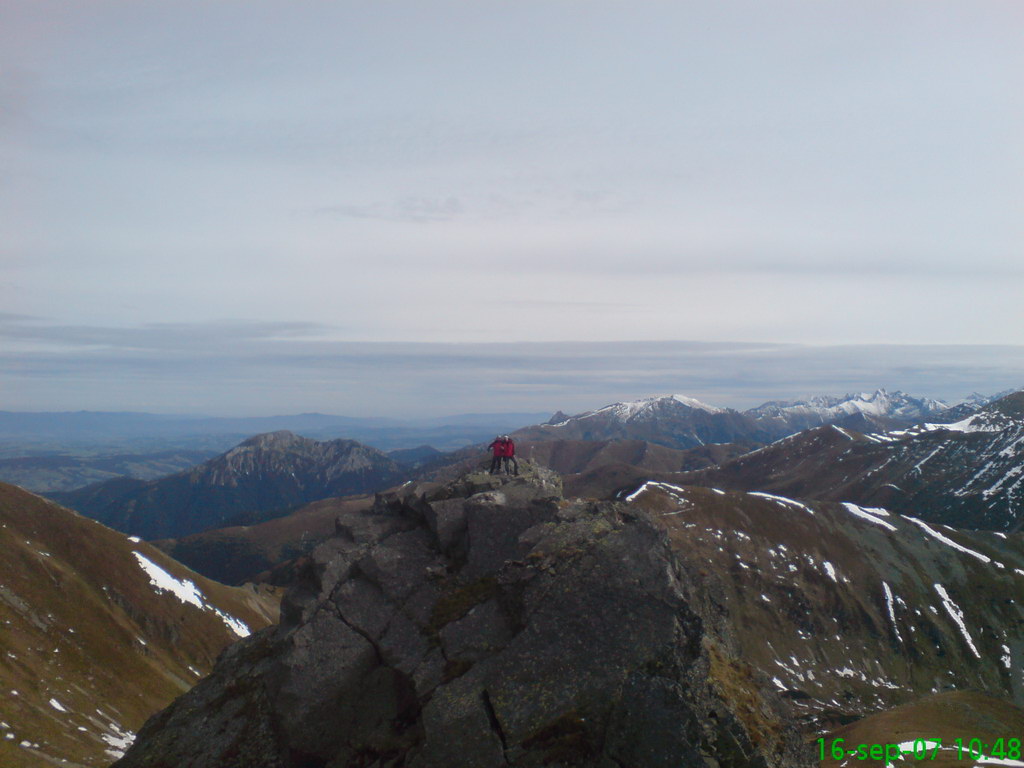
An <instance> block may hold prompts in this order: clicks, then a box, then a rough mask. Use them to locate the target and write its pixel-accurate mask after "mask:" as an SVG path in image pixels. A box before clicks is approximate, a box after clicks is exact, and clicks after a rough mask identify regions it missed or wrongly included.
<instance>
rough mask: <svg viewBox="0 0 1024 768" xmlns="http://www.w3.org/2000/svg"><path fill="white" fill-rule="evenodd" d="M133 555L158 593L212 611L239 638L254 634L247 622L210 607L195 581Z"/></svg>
mask: <svg viewBox="0 0 1024 768" xmlns="http://www.w3.org/2000/svg"><path fill="white" fill-rule="evenodd" d="M132 554H133V555H135V559H136V560H137V561H138V562H139V567H140V568H142V570H143V571H145V572H146V575H147V576H149V583H150V584H151V585H152V586H153V587H155V588H156V591H157V592H170V593H171V594H172V595H174V596H175V597H176V598H178V599H179V600H180V601H181V602H183V603H187V604H189V605H194V606H195V607H196V608H198V609H199V610H201V611H211V612H212V613H215V614H216V615H217V616H219V617H220V619H221V621H223V622H224V623H225V624H226V625H227V627H228V629H230V630H231V631H232V632H234V633H235V634H236V635H238V636H239V637H248V636H249V635H250V634H252V632H251V630H250V629H249V627H248V626H247V625H246V624H245V622H243V621H241V620H240V619H236V618H235V617H234V616H230V615H229V614H226V613H224V611H222V610H220V609H219V608H216V607H215V606H213V605H210V604H209V603H208V602H207V601H206V597H205V596H204V595H203V593H202V592H200V591H199V588H198V587H197V586H196V585H195V583H194V582H193V581H191V580H189V579H183V580H179V579H176V578H174V577H173V576H172V575H171V574H169V573H168V572H167V571H165V570H164V569H163V568H161V567H160V566H159V565H157V564H156V563H154V562H153V561H152V560H149V559H147V558H146V557H145V556H144V555H142V554H141V553H140V552H132Z"/></svg>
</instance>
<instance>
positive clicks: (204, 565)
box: [152, 496, 373, 584]
mask: <svg viewBox="0 0 1024 768" xmlns="http://www.w3.org/2000/svg"><path fill="white" fill-rule="evenodd" d="M371 506H373V496H353V497H348V498H344V499H340V498H330V499H322V500H320V501H314V502H312V503H310V504H306V505H305V506H303V507H300V508H299V509H297V510H296V511H295V512H292V513H291V514H288V515H284V516H282V517H276V518H274V519H273V520H268V521H266V522H264V523H259V524H257V525H241V526H231V527H227V528H215V529H213V530H210V531H203V532H201V533H193V534H192V535H191V536H186V537H184V538H182V539H158V540H156V541H154V542H152V543H153V545H154V546H157V547H159V548H160V549H162V550H163V551H164V552H166V553H167V554H168V555H170V556H171V557H173V558H175V559H176V560H178V561H179V562H181V563H184V564H185V565H187V566H188V567H189V568H192V569H193V570H195V571H198V572H199V573H201V574H203V575H204V576H207V577H209V578H211V579H216V580H217V581H220V582H223V583H224V584H242V583H244V582H247V581H255V580H262V578H264V577H266V578H269V577H270V576H269V574H268V573H265V572H269V571H270V570H272V569H273V568H274V567H275V566H278V565H280V564H282V563H284V562H285V561H287V560H291V559H294V558H297V557H299V556H301V555H304V554H307V553H308V552H310V551H311V550H312V549H313V548H314V547H316V546H317V545H318V544H320V543H321V542H323V541H324V540H325V539H328V538H330V537H331V536H333V535H334V534H335V520H336V519H337V518H338V516H339V515H341V514H344V513H348V512H350V511H352V510H357V509H369V508H370V507H371ZM261 574H262V576H261ZM275 583H276V582H275Z"/></svg>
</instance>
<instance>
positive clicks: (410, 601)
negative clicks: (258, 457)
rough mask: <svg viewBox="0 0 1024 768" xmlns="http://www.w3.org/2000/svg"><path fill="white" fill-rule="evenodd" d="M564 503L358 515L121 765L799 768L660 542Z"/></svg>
mask: <svg viewBox="0 0 1024 768" xmlns="http://www.w3.org/2000/svg"><path fill="white" fill-rule="evenodd" d="M560 491H561V489H560V482H559V481H558V478H557V476H555V475H553V474H552V473H550V472H547V471H546V470H535V469H532V468H527V471H526V472H525V476H524V477H519V478H497V477H490V476H482V475H468V476H465V477H463V478H460V479H459V480H457V481H456V482H454V483H452V484H451V485H449V486H445V487H442V488H437V487H433V488H431V487H427V486H423V487H408V488H405V489H403V495H402V496H400V497H399V496H389V497H381V498H378V502H377V504H376V505H375V506H374V508H373V510H369V511H363V512H353V513H350V515H349V516H348V518H347V519H345V520H341V521H339V526H338V530H339V534H338V536H336V537H335V538H334V539H332V540H330V541H328V542H326V543H324V544H323V545H321V546H320V547H319V548H318V549H317V550H316V551H315V552H314V553H313V554H312V556H311V557H310V558H309V561H308V562H307V563H306V565H305V567H304V570H303V572H302V575H301V578H300V579H299V580H298V582H297V583H296V584H295V586H294V587H293V588H292V590H291V591H290V593H289V595H288V597H287V598H286V601H285V605H284V607H283V609H282V623H281V624H280V626H278V627H276V628H272V629H269V630H266V631H264V632H262V633H260V634H258V635H255V636H253V637H252V638H249V639H248V640H246V641H243V642H241V643H239V644H237V645H235V646H233V647H232V648H231V649H229V650H228V651H227V652H226V653H225V654H224V655H223V657H222V658H221V659H220V661H219V663H218V665H217V667H216V669H215V671H214V672H213V674H211V675H210V676H209V677H208V678H206V679H205V680H203V681H202V682H200V683H199V684H198V685H197V686H196V688H194V689H193V690H192V691H190V692H189V693H188V694H186V695H185V696H183V697H181V698H180V699H179V700H178V701H176V702H175V703H174V704H173V705H172V706H171V707H169V708H168V709H167V710H165V711H164V712H162V713H160V714H158V715H157V716H155V717H154V718H153V719H151V720H150V721H149V722H148V723H147V724H146V726H145V727H144V728H143V729H142V731H141V732H140V733H139V737H138V739H137V741H136V743H135V745H134V746H133V747H132V749H131V750H130V751H129V752H128V754H127V755H126V756H125V757H124V758H123V759H122V760H121V761H120V762H118V763H117V766H118V768H129V767H132V766H146V767H147V768H160V767H161V766H167V767H168V768H170V766H174V767H175V768H185V767H186V766H195V767H197V768H198V767H199V766H203V767H207V766H208V767H209V768H213V767H214V766H216V767H217V768H231V767H233V766H237V767H238V768H243V766H244V768H285V767H286V766H287V767H289V768H290V767H295V768H313V767H316V768H342V767H343V766H379V767H380V768H384V767H385V766H394V767H397V766H409V767H410V768H440V767H441V766H444V768H461V767H465V768H486V767H487V766H506V765H510V766H600V767H601V768H616V767H624V766H637V767H638V768H639V767H640V766H643V768H659V767H660V766H665V767H666V768H668V766H672V767H673V768H678V766H701V765H708V766H765V768H768V767H770V766H783V765H786V766H790V765H810V764H811V759H810V757H809V756H808V755H806V754H805V752H804V751H803V748H802V747H801V746H800V743H799V740H798V738H797V737H796V735H795V733H794V732H792V731H791V730H789V729H787V728H786V727H785V726H784V725H783V724H782V717H781V715H780V714H779V713H780V712H781V711H782V710H781V708H780V707H779V706H778V702H777V701H775V700H774V699H773V698H772V697H773V696H774V694H772V693H771V692H770V691H767V692H766V691H765V690H764V689H762V688H761V686H756V687H757V690H754V688H753V687H750V688H749V689H743V690H741V689H742V686H741V685H739V684H738V683H735V682H733V683H732V684H730V685H721V684H718V683H716V682H714V681H713V680H712V677H711V669H712V667H715V668H717V669H723V668H729V665H730V664H732V665H733V666H737V667H738V665H739V662H736V661H735V660H734V659H730V658H729V656H728V650H727V648H728V647H729V645H730V643H729V639H728V638H726V637H722V636H720V635H719V636H715V637H712V636H711V634H710V631H709V630H706V629H705V626H704V623H703V622H702V621H701V619H700V618H699V617H698V615H697V614H696V613H695V612H694V610H693V609H692V608H691V606H690V605H689V604H688V603H687V600H686V598H685V595H686V593H687V589H686V582H687V580H688V577H687V574H686V573H685V572H684V569H683V568H682V566H681V565H680V564H679V562H678V559H677V558H676V557H674V556H673V554H672V550H671V548H670V546H669V543H668V541H667V538H666V536H665V534H664V532H663V531H662V530H660V529H659V528H658V527H657V526H655V525H652V524H651V522H650V521H649V519H648V518H647V517H646V516H645V513H643V512H636V511H632V510H629V509H627V508H626V507H624V506H622V505H619V504H615V503H593V502H583V501H572V502H570V501H566V500H564V499H562V498H561V493H560ZM751 686H753V683H751ZM747 694H749V696H747Z"/></svg>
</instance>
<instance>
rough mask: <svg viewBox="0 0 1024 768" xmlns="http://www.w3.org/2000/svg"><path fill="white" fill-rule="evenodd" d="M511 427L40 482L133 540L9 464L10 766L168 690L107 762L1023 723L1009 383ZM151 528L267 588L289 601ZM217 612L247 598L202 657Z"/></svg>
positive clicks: (396, 760) (124, 729) (702, 760)
mask: <svg viewBox="0 0 1024 768" xmlns="http://www.w3.org/2000/svg"><path fill="white" fill-rule="evenodd" d="M780 433H784V434H782V435H781V436H779V435H780ZM513 434H514V436H515V437H516V439H517V444H518V446H519V456H520V469H521V476H520V477H508V476H504V475H494V476H492V475H489V474H487V473H486V471H485V470H486V467H487V465H488V464H489V455H488V454H487V452H486V451H485V449H484V448H483V446H482V445H481V444H477V445H473V446H467V447H464V448H461V449H459V450H456V451H453V452H449V453H443V452H439V451H437V450H436V449H435V448H431V447H426V446H421V447H418V448H411V449H408V450H402V451H395V452H392V453H391V454H384V453H383V452H381V451H378V450H376V449H374V448H369V447H368V446H365V445H361V444H359V443H356V442H354V441H351V440H332V441H325V442H320V441H317V440H313V439H310V438H307V437H299V436H297V435H295V434H293V433H290V432H273V433H268V434H262V435H258V436H256V437H252V438H249V439H246V440H245V441H243V442H242V443H240V444H239V445H237V446H235V447H234V448H232V449H230V450H228V451H227V452H225V453H223V454H221V455H219V456H216V457H213V458H211V459H208V460H206V461H204V462H203V463H201V464H199V465H197V466H195V467H192V468H190V469H187V470H185V471H182V472H178V473H177V474H173V475H170V476H168V477H165V478H162V479H156V480H150V481H142V480H130V479H129V480H126V479H119V480H115V481H108V482H104V483H99V484H96V485H94V486H91V487H89V488H86V489H81V490H79V491H76V492H74V493H73V494H66V495H65V496H58V498H62V499H63V498H67V497H72V496H77V498H76V499H75V503H76V504H78V505H79V506H80V508H84V509H85V511H87V512H88V514H90V515H97V516H102V519H104V520H105V521H108V522H110V524H112V525H117V526H121V527H123V528H125V529H126V530H128V531H129V532H130V533H133V534H141V535H146V536H147V537H151V538H156V537H163V538H160V539H159V540H158V541H152V542H150V543H143V542H142V541H141V540H139V539H138V538H135V536H132V537H126V536H124V535H122V534H118V533H115V532H114V531H111V530H109V529H107V528H106V527H104V525H101V524H98V523H95V522H92V521H90V520H87V519H85V518H83V517H80V516H79V515H77V514H75V513H74V512H71V511H69V510H66V509H62V508H60V507H58V506H56V505H55V504H53V503H51V502H47V501H45V500H43V499H41V498H39V497H37V496H33V495H31V494H28V493H25V492H24V491H20V490H19V489H15V488H11V487H9V486H3V485H0V525H3V528H0V537H3V539H2V540H3V544H4V547H5V549H4V552H5V556H6V555H7V554H8V553H13V554H12V555H11V556H10V557H8V558H7V559H6V561H5V562H4V563H3V565H0V619H2V620H3V621H4V625H3V629H4V630H5V631H4V633H3V634H2V635H0V644H2V646H3V651H4V653H3V654H2V655H0V685H9V688H10V690H12V691H18V693H17V694H12V695H11V697H9V698H10V701H9V702H7V703H6V704H5V705H4V707H3V708H0V733H3V735H4V741H2V742H0V764H3V765H5V766H6V765H8V764H10V765H11V766H12V768H13V767H16V768H22V766H24V768H29V767H30V766H31V767H32V768H34V766H35V765H36V764H37V763H39V764H41V762H42V763H47V764H49V763H59V761H61V760H67V761H70V762H71V763H72V764H80V765H103V764H105V761H106V760H109V759H113V758H114V757H115V756H117V755H119V754H120V752H121V751H123V749H124V748H126V747H127V745H128V743H129V742H130V741H131V739H132V737H133V735H134V734H133V732H134V731H135V730H137V729H138V726H139V725H140V724H141V722H142V720H143V719H145V717H147V716H148V715H150V714H151V713H153V712H154V711H155V710H157V709H159V708H160V707H162V706H164V705H165V704H167V703H168V702H170V701H171V699H172V698H174V697H175V696H178V695H179V694H182V693H183V694H184V695H182V696H180V697H179V698H178V699H177V700H175V702H174V703H173V704H171V706H170V707H169V708H167V709H164V710H163V711H162V712H160V713H158V714H156V715H155V716H153V717H152V718H150V720H149V721H148V722H147V724H146V725H145V727H143V728H142V730H141V731H139V736H138V738H137V740H136V743H135V745H134V746H133V747H132V748H131V749H130V750H128V752H127V754H126V755H125V756H124V758H123V759H122V760H121V761H120V762H119V763H118V766H119V767H120V766H126V767H130V766H143V765H144V766H147V768H161V767H162V766H166V768H170V767H171V766H174V768H179V766H181V767H182V768H187V767H188V766H193V767H194V768H199V767H200V766H204V767H205V766H209V768H213V767H214V766H216V767H217V768H221V767H222V766H223V767H225V768H230V767H231V766H238V767H239V768H241V766H245V767H246V768H250V767H252V768H260V766H267V768H270V766H273V768H308V767H309V766H324V767H326V766H330V768H341V766H347V767H351V768H356V767H357V766H362V767H364V768H365V767H367V766H375V767H376V768H386V767H390V768H398V766H408V768H433V766H435V765H445V766H446V767H447V766H460V765H464V766H474V767H475V766H491V765H494V766H503V765H516V766H524V767H525V766H540V765H550V766H570V765H571V766H593V768H615V767H619V766H633V765H643V766H644V768H646V767H647V766H661V765H664V766H666V768H667V766H673V767H674V766H678V765H683V764H686V765H689V764H695V765H703V766H706V768H715V766H717V767H718V768H731V767H732V766H736V767H737V768H738V767H740V766H743V768H746V767H747V766H749V767H750V768H754V766H757V767H758V768H775V766H778V768H782V767H783V766H786V767H787V768H788V766H805V765H806V766H809V765H810V764H811V763H813V762H819V761H820V760H821V758H822V757H823V756H822V755H821V754H818V753H816V752H815V750H814V749H813V748H812V745H814V744H815V743H816V742H815V740H816V739H818V738H826V739H834V738H838V737H840V735H842V737H843V738H850V739H854V738H857V739H861V740H864V739H869V738H870V739H875V740H877V741H878V742H879V743H882V742H883V741H887V740H895V741H897V742H902V741H906V738H907V734H908V733H910V732H911V730H912V729H913V728H917V729H918V731H915V733H917V732H920V733H923V732H924V731H921V729H924V730H927V729H928V728H929V727H941V729H942V734H938V735H939V736H943V737H948V738H949V739H952V738H953V736H952V735H951V734H962V735H963V736H964V737H966V739H967V740H969V739H970V738H974V737H978V738H981V734H983V733H984V734H993V735H992V737H991V738H993V739H996V738H1000V736H998V735H997V734H996V732H997V731H1000V729H1002V730H1007V729H1009V730H1011V731H1013V732H1017V730H1019V729H1020V728H1021V727H1024V711H1022V710H1021V709H1020V706H1021V705H1022V704H1024V613H1022V612H1021V611H1022V609H1021V607H1020V606H1021V605H1022V604H1024V603H1022V601H1024V591H1022V589H1024V539H1021V536H1022V535H1024V534H1022V532H1021V530H1020V529H1021V527H1022V524H1024V507H1022V505H1021V501H1020V498H1019V495H1020V489H1021V487H1024V480H1022V477H1024V475H1022V470H1021V467H1022V459H1024V454H1022V451H1024V392H1019V393H1013V394H1010V395H1007V396H1005V397H1002V398H1000V399H997V400H995V401H986V398H981V397H978V398H974V399H973V400H972V401H970V402H964V403H960V404H957V405H954V406H952V407H944V404H940V403H937V402H936V401H929V400H927V399H922V398H913V397H910V396H907V395H904V394H903V393H898V392H897V393H887V392H885V391H883V390H879V391H877V392H874V393H863V394H860V395H853V396H848V397H845V398H809V399H807V400H804V401H792V402H774V403H767V404H765V405H764V406H761V407H759V408H757V409H751V410H749V411H746V412H738V411H732V410H729V409H724V408H718V407H716V406H712V405H708V404H705V403H702V402H699V401H697V400H694V399H692V398H688V397H685V396H672V397H657V398H646V399H644V400H639V401H633V402H628V403H618V404H614V405H611V406H606V407H605V408H601V409H597V410H595V411H587V412H584V413H582V414H577V415H576V416H567V415H565V414H562V413H558V414H556V415H555V417H553V418H551V419H549V420H548V422H547V423H545V424H539V425H536V426H533V427H528V428H524V429H521V430H517V431H516V432H514V433H513ZM717 437H721V439H722V441H721V442H720V441H719V440H717V439H716V438H717ZM8 501H9V503H7V502H8ZM90 505H91V506H90ZM172 558H176V559H180V561H183V562H184V563H186V564H187V565H188V566H189V567H192V568H195V569H196V570H197V571H199V572H202V573H204V574H205V575H206V576H214V577H216V579H217V580H219V581H229V582H232V583H237V584H241V583H243V582H246V581H252V580H254V579H255V580H258V581H260V582H264V583H265V584H282V585H288V590H287V594H286V597H285V600H284V603H283V606H282V614H281V621H280V623H279V624H277V625H276V626H266V625H267V624H268V623H269V622H270V621H271V620H272V619H273V618H274V616H275V613H274V611H275V606H276V597H275V594H274V592H273V588H272V587H269V586H260V587H253V586H252V585H251V584H250V585H247V586H243V587H238V588H229V587H224V586H223V585H222V584H218V583H216V582H215V581H210V580H208V579H204V578H202V577H200V576H198V575H197V574H196V573H193V572H191V571H189V570H188V568H186V567H185V566H184V565H182V564H181V562H178V561H176V559H172ZM76 611H77V612H76ZM236 622H244V623H245V624H246V625H247V628H251V629H256V628H257V627H263V626H266V628H265V629H262V630H259V631H256V632H254V633H253V634H252V635H250V636H248V637H246V638H244V639H241V640H240V641H239V642H236V643H234V644H232V645H230V647H229V648H228V650H227V651H226V652H225V653H223V654H222V655H221V656H220V658H219V660H218V661H217V662H216V664H214V663H213V659H214V656H215V655H216V653H217V652H218V651H219V650H220V649H221V648H223V647H224V646H225V645H226V644H228V643H230V642H232V641H233V640H235V639H238V636H239V635H241V634H245V632H243V631H237V632H236V630H239V629H240V628H241V623H236ZM64 628H66V630H65V629H64ZM7 630H10V631H7ZM72 630H73V631H72ZM62 632H63V633H64V635H65V638H64V639H61V633H62ZM104 643H106V644H105V645H104ZM140 659H141V660H142V661H141V662H140ZM69 660H71V662H73V663H69ZM143 662H144V663H143ZM92 665H98V667H99V668H101V669H102V670H103V674H98V673H97V672H96V671H95V670H94V669H92ZM211 668H212V670H213V671H212V673H211V674H210V675H209V676H208V677H203V678H202V679H201V680H198V684H195V685H194V683H196V681H197V679H198V678H199V677H200V676H201V675H204V674H205V673H206V672H207V670H209V669H211ZM114 679H118V680H119V681H120V682H121V684H122V685H121V690H119V691H114V690H113V685H114V684H113V683H112V682H111V681H112V680H114ZM90 686H91V687H90ZM140 691H147V692H148V693H141V692H140ZM186 691H187V692H186ZM89 697H92V698H95V699H97V700H98V701H100V702H103V703H101V704H100V705H99V707H98V710H99V711H97V712H92V710H89V709H88V705H87V704H86V703H85V702H86V701H88V700H91V699H90V698H89ZM93 709H96V707H94V708H93ZM61 723H64V724H71V725H74V729H73V730H72V729H71V727H70V726H68V727H66V728H64V730H61V729H60V724H61ZM929 723H931V724H935V725H933V726H929ZM979 723H982V724H983V725H984V727H982V726H981V725H979ZM1014 729H1016V730H1014ZM1000 732H1001V731H1000ZM8 733H9V734H10V735H9V736H8V735H7V734H8ZM920 733H919V735H920ZM934 735H935V734H933V736H934ZM985 738H989V736H985ZM1003 738H1008V737H1005V736H1004V737H1003ZM824 758H825V759H824V762H825V763H828V761H829V759H830V758H829V756H827V755H825V756H824ZM996 758H998V755H997V756H996ZM832 762H834V763H835V765H836V766H837V768H838V766H840V765H841V764H842V765H843V767H844V768H849V766H850V765H851V764H852V763H851V762H850V759H849V756H847V758H846V759H844V760H834V761H832ZM936 762H937V764H939V765H942V764H945V763H948V764H950V765H953V764H957V765H960V763H959V762H957V761H954V760H953V757H952V755H951V754H950V753H948V750H947V751H945V752H942V753H941V754H939V755H938V759H937V760H936ZM829 764H830V765H831V763H829Z"/></svg>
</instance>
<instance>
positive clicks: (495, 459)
mask: <svg viewBox="0 0 1024 768" xmlns="http://www.w3.org/2000/svg"><path fill="white" fill-rule="evenodd" d="M487 447H488V448H489V449H490V450H491V474H492V475H495V474H497V473H498V472H500V471H501V465H502V463H503V462H504V460H505V440H504V438H502V436H501V435H498V436H497V437H496V438H494V442H493V443H491V444H490V445H488V446H487Z"/></svg>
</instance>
